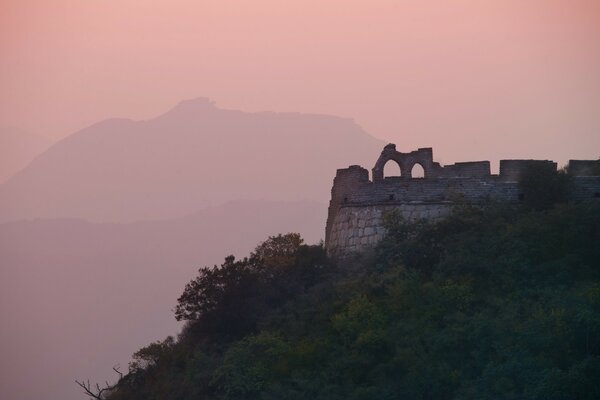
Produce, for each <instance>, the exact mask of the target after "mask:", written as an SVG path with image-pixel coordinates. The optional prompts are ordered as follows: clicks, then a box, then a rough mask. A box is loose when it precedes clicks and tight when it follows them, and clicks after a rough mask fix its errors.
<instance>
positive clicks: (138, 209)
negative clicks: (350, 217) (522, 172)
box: [0, 98, 383, 222]
mask: <svg viewBox="0 0 600 400" xmlns="http://www.w3.org/2000/svg"><path fill="white" fill-rule="evenodd" d="M382 144H383V142H381V141H379V140H377V139H375V138H373V137H371V136H369V135H368V134H367V133H365V132H364V131H363V130H362V129H361V128H360V127H359V126H358V125H357V124H356V123H354V122H353V121H352V120H350V119H344V118H338V117H333V116H327V115H313V114H300V113H275V112H258V113H245V112H241V111H233V110H223V109H219V108H217V107H216V106H215V105H214V104H213V103H212V102H210V101H209V100H208V99H204V98H201V99H196V100H190V101H184V102H182V103H180V104H179V105H178V106H176V107H175V108H173V109H172V110H170V111H169V112H167V113H166V114H163V115H161V116H159V117H157V118H155V119H152V120H148V121H132V120H127V119H110V120H105V121H103V122H100V123H97V124H95V125H92V126H90V127H88V128H86V129H83V130H81V131H79V132H77V133H75V134H73V135H71V136H69V137H67V138H66V139H64V140H61V141H59V142H58V143H56V144H55V145H53V146H52V147H51V148H50V149H48V150H47V151H46V152H45V153H43V154H42V155H40V156H39V157H37V158H36V159H35V160H34V161H33V162H32V163H31V164H30V165H29V166H28V167H27V168H26V169H24V170H23V171H21V172H20V173H18V174H17V175H16V176H14V177H13V178H12V179H10V180H9V181H8V182H6V183H5V184H3V185H1V186H0V221H7V220H17V219H23V218H35V217H43V218H62V217H76V218H84V219H88V220H92V221H120V222H125V221H135V220H147V219H161V218H171V217H175V216H181V215H185V214H188V213H191V212H193V211H194V210H197V209H198V208H200V207H203V206H207V205H214V204H220V203H222V202H224V201H229V200H235V199H270V200H301V199H308V200H315V201H321V202H326V201H328V199H329V192H330V189H331V184H332V180H333V177H334V176H335V170H336V169H337V168H341V167H346V166H348V165H349V164H356V163H363V165H370V164H371V163H372V162H373V160H374V157H375V156H376V155H377V154H378V153H379V151H380V150H381V148H382Z"/></svg>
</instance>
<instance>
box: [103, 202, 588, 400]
mask: <svg viewBox="0 0 600 400" xmlns="http://www.w3.org/2000/svg"><path fill="white" fill-rule="evenodd" d="M386 224H387V229H388V235H387V237H386V238H385V239H384V240H383V241H382V243H381V244H380V246H379V247H378V248H377V250H376V251H375V255H374V256H369V257H365V258H363V259H361V260H359V261H358V263H359V265H358V266H356V265H351V263H352V262H354V261H344V262H340V264H339V265H338V266H337V267H336V268H334V267H333V266H332V265H331V264H330V263H328V261H327V260H326V258H325V256H324V253H323V249H322V247H320V246H304V245H302V244H301V241H300V240H299V237H297V236H294V237H291V236H287V235H283V236H278V237H275V238H269V239H268V240H267V242H265V243H263V244H261V245H259V247H258V248H257V250H256V251H255V252H254V253H253V254H252V255H251V256H250V257H249V258H248V259H244V260H242V261H235V259H233V258H232V257H231V258H228V259H226V261H225V263H224V264H223V265H222V266H221V267H217V268H214V269H210V270H209V269H203V270H201V271H200V275H199V277H198V278H196V280H194V281H192V282H196V283H194V284H189V285H188V286H187V287H186V289H185V292H184V294H185V296H182V298H180V303H179V306H180V307H183V311H184V312H185V313H188V314H178V316H184V317H186V318H184V319H188V320H189V321H188V322H187V324H186V327H185V328H184V330H183V332H182V333H181V335H180V336H179V338H178V339H177V340H173V339H167V340H166V341H164V342H157V343H154V344H151V345H150V346H148V347H146V348H144V349H142V350H140V351H138V352H137V353H136V354H135V355H134V362H133V363H132V365H133V367H132V368H131V369H130V373H129V374H128V375H126V376H125V377H124V378H123V379H122V380H121V382H120V383H119V386H118V390H116V391H115V392H113V394H111V395H110V396H109V398H110V399H111V400H115V399H145V400H152V399H182V400H184V399H185V400H187V399H240V400H241V399H264V400H274V399H298V400H300V399H318V400H320V399H322V400H325V399H327V400H336V399H340V400H341V399H354V400H359V399H360V400H363V399H364V400H366V399H403V398H404V399H441V400H444V399H461V400H466V399H507V400H508V399H531V400H533V399H590V400H591V399H597V398H600V383H598V382H599V380H598V376H600V339H599V338H600V261H599V260H600V246H598V243H600V205H598V204H587V205H583V204H581V205H578V206H574V205H559V206H555V207H553V208H551V209H546V210H544V211H530V212H525V211H522V210H521V211H519V210H511V209H509V208H502V207H491V208H489V209H476V208H468V207H463V208H461V209H459V210H457V212H456V213H454V214H453V215H451V216H450V217H449V218H447V219H445V220H443V221H440V222H437V223H431V222H429V223H428V222H420V223H417V224H407V223H405V222H404V221H402V219H401V218H400V217H399V216H398V214H393V213H392V214H390V215H388V216H386ZM286 236H287V237H286ZM259 249H261V250H259ZM248 315H250V316H248ZM187 317H189V318H187ZM240 320H242V321H245V322H244V323H243V324H241V325H240V322H239V321H240ZM215 321H220V323H219V324H216V323H215ZM248 321H251V323H249V322H248ZM242 325H243V329H242V328H240V326H242ZM233 332H235V333H233Z"/></svg>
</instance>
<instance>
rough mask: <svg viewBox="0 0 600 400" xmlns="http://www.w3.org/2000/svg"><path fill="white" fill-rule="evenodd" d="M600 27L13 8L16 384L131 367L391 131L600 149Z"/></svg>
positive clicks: (3, 266) (543, 149) (546, 150)
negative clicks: (203, 280) (216, 273)
mask: <svg viewBox="0 0 600 400" xmlns="http://www.w3.org/2000/svg"><path fill="white" fill-rule="evenodd" d="M599 42H600V2H598V1H595V0H505V1H500V0H449V1H444V2H439V1H434V0H421V1H391V0H369V1H365V0H349V1H343V2H342V1H339V0H318V1H317V0H289V1H283V2H282V1H280V0H256V1H245V0H233V1H230V2H223V1H217V0H206V1H201V2H199V1H192V0H174V1H167V0H156V1H147V2H140V1H137V0H120V1H110V0H109V1H101V2H99V1H96V2H91V1H81V0H54V1H45V0H18V1H17V0H6V1H4V2H2V4H0V51H1V52H2V55H3V57H2V58H1V59H0V85H1V87H2V91H0V160H1V161H0V278H1V279H0V284H1V286H2V290H0V298H1V300H2V301H0V311H1V314H0V317H1V319H2V324H1V329H0V344H1V345H2V354H3V355H6V356H5V357H3V358H2V359H1V360H0V371H1V372H2V374H3V376H4V377H8V378H7V379H4V380H2V381H0V397H2V398H11V399H14V400H33V399H38V398H40V397H50V398H61V399H65V400H74V399H76V398H80V397H83V396H78V395H79V394H80V393H79V388H78V387H77V386H75V384H74V383H73V380H74V379H82V378H86V379H87V378H89V379H90V380H91V381H95V380H98V381H104V379H112V378H114V376H113V373H112V370H111V367H112V365H114V364H113V363H116V362H121V363H126V360H128V359H129V357H130V355H131V354H132V353H133V352H135V351H136V350H138V349H139V348H140V347H141V346H144V345H146V344H148V342H149V341H152V340H161V339H164V335H167V334H170V333H173V331H174V330H175V329H176V328H177V326H178V325H177V323H176V322H175V319H174V318H173V314H172V312H171V311H172V310H171V308H172V307H173V306H174V304H175V302H176V299H177V296H178V295H179V294H180V293H181V290H183V288H184V285H185V284H186V282H187V281H188V280H190V279H192V278H193V277H194V273H195V270H196V269H197V268H198V266H201V265H203V264H206V263H207V264H211V263H214V262H219V261H220V260H221V259H222V258H223V257H225V256H227V255H228V254H230V253H232V252H233V253H236V255H237V256H241V257H243V256H245V255H247V252H248V251H250V250H251V249H252V248H253V246H254V245H257V244H258V242H259V241H261V240H265V239H267V236H268V235H274V234H277V233H286V232H290V231H297V232H301V233H303V234H304V235H305V236H306V237H307V240H308V241H309V242H313V243H314V242H316V241H318V240H319V238H321V237H322V236H323V235H324V234H325V232H324V230H325V228H324V226H325V218H326V214H327V202H328V201H329V198H330V194H331V185H332V181H333V178H334V176H335V174H336V169H338V168H345V167H347V166H349V165H354V164H359V165H362V166H363V167H365V168H367V169H371V168H372V167H373V165H374V163H375V161H376V160H377V157H378V155H379V154H380V152H381V150H382V148H383V146H384V145H385V144H386V143H390V142H391V143H395V144H396V145H397V149H398V150H399V151H403V152H408V151H411V150H415V149H417V148H420V147H433V152H434V154H433V157H434V160H435V161H437V162H439V163H441V164H442V165H447V164H453V163H455V162H461V161H479V160H489V161H490V162H491V167H492V172H496V171H497V170H498V160H500V159H519V158H524V159H551V160H554V161H556V162H558V164H559V166H562V165H565V164H566V162H567V161H568V160H569V159H597V158H598V157H599V156H600V74H599V73H598V71H600V46H598V43H599ZM9 127H12V128H9ZM99 318H100V321H99V320H98V319H99ZM96 324H97V325H96ZM98 325H99V326H98ZM122 367H123V370H125V369H126V365H123V364H122ZM31 371H33V372H31ZM32 373H33V374H34V375H36V376H37V377H40V378H39V379H38V380H35V381H34V383H31V374H32Z"/></svg>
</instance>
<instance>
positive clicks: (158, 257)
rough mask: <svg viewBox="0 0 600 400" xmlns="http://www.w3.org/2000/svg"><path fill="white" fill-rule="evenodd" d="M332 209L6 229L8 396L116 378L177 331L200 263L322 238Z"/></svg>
mask: <svg viewBox="0 0 600 400" xmlns="http://www.w3.org/2000/svg"><path fill="white" fill-rule="evenodd" d="M326 212H327V209H326V205H325V204H319V203H311V202H267V201H250V202H247V201H246V202H244V201H237V202H231V203H228V204H225V205H223V206H220V207H215V208H209V209H205V210H203V211H201V212H199V213H196V214H194V215H191V216H188V217H185V218H178V219H172V220H165V221H151V222H138V223H128V224H113V223H102V224H97V223H89V222H85V221H81V220H72V219H71V220H69V219H59V220H36V221H18V222H9V223H4V224H0V255H1V258H0V315H2V318H3V321H2V324H0V354H2V357H1V358H0V370H1V371H2V380H1V381H0V398H3V399H12V400H25V399H26V400H33V399H39V398H53V399H69V400H70V399H80V398H82V397H83V396H82V395H81V394H80V393H79V390H78V388H77V387H76V386H75V385H74V383H73V380H74V379H76V378H79V379H82V378H88V377H89V378H92V379H98V380H100V381H103V379H112V378H113V376H114V373H113V372H112V371H111V367H112V366H113V365H114V364H116V363H119V362H120V363H121V366H122V367H123V368H122V369H123V370H126V369H127V361H128V360H129V356H130V355H131V354H132V352H134V351H135V350H137V349H139V348H140V347H142V346H144V345H146V344H148V343H149V342H151V341H154V340H158V339H163V338H164V337H165V336H166V335H168V334H174V333H176V331H177V329H178V324H177V322H176V321H175V318H174V316H173V313H172V311H171V309H172V307H174V306H175V304H176V300H177V297H178V296H179V295H180V294H181V293H182V291H183V288H184V285H185V284H186V283H187V282H188V281H189V280H190V279H192V278H193V277H194V276H195V275H196V273H197V269H198V268H199V267H201V266H204V265H213V264H215V263H221V262H222V261H223V258H224V257H225V256H226V255H228V254H231V253H234V254H236V255H237V256H245V255H247V254H248V252H249V251H250V250H251V249H253V248H254V246H256V245H257V244H258V242H260V241H262V240H265V239H266V238H267V237H268V236H269V235H274V234H277V233H285V232H289V231H294V232H300V233H301V234H302V235H303V237H305V238H306V240H307V242H308V243H315V242H317V241H318V240H319V239H320V238H322V237H323V236H324V221H325V218H326ZM31 380H35V381H36V384H35V385H31Z"/></svg>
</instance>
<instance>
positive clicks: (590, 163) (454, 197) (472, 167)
mask: <svg viewBox="0 0 600 400" xmlns="http://www.w3.org/2000/svg"><path fill="white" fill-rule="evenodd" d="M388 162H395V163H397V164H398V165H399V167H400V176H398V177H384V173H383V171H384V166H385V165H386V163H388ZM598 163H599V161H597V160H571V161H569V164H568V171H569V175H571V176H572V179H573V186H572V190H571V193H570V198H571V199H572V200H575V201H581V200H585V199H600V176H598ZM417 164H418V165H420V166H421V167H422V168H423V173H424V177H423V178H413V177H412V171H413V168H414V166H415V165H417ZM532 165H537V166H540V167H542V168H549V169H552V170H556V169H557V164H556V163H555V162H553V161H548V160H501V161H500V169H499V174H498V175H493V174H491V170H490V162H489V161H472V162H459V163H455V164H452V165H446V166H441V165H440V164H439V163H437V162H434V161H433V150H432V149H431V148H420V149H418V150H416V151H412V152H410V153H401V152H399V151H397V150H396V146H395V145H394V144H388V145H387V146H385V147H384V149H383V151H382V152H381V155H380V156H379V158H378V159H377V162H376V163H375V166H374V167H373V169H372V179H371V180H370V179H369V171H367V170H366V169H365V168H363V167H361V166H359V165H351V166H350V167H348V168H344V169H338V170H337V173H336V176H335V178H334V181H333V187H332V189H331V201H330V203H329V211H328V216H327V226H326V232H325V246H326V249H327V252H328V254H330V255H332V256H343V255H349V254H352V253H354V252H359V251H363V250H365V249H367V248H370V247H373V246H375V245H376V244H377V243H378V242H379V241H380V240H381V239H382V238H383V236H384V235H385V228H384V227H383V225H382V216H383V215H384V214H385V213H386V212H387V211H390V210H396V211H397V212H399V213H400V214H401V216H402V217H403V218H404V219H406V220H408V221H414V220H418V219H429V220H431V219H433V220H435V219H439V218H443V217H445V216H447V215H448V214H449V213H450V212H451V211H452V208H453V207H454V205H456V204H457V203H461V204H465V203H466V204H473V205H477V204H485V203H489V202H491V201H496V202H498V201H500V202H510V203H518V202H520V201H522V200H523V194H522V193H520V190H519V183H518V182H519V178H520V176H521V175H522V174H523V172H524V171H526V170H527V168H529V167H530V166H532Z"/></svg>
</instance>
